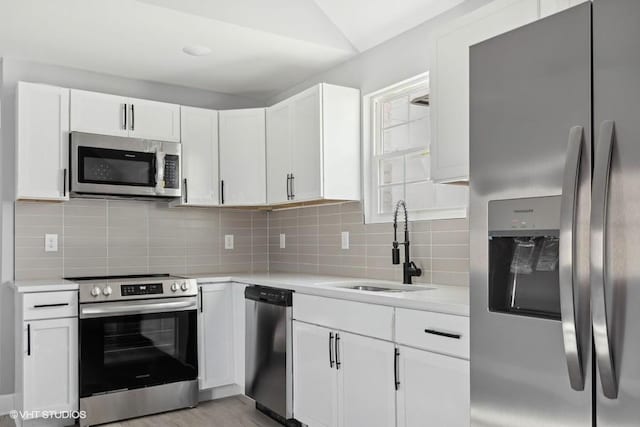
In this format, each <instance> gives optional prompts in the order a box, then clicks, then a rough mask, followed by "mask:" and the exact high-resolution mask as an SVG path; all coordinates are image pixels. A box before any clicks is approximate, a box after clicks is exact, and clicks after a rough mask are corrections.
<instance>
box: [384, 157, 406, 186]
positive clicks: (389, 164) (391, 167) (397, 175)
mask: <svg viewBox="0 0 640 427" xmlns="http://www.w3.org/2000/svg"><path fill="white" fill-rule="evenodd" d="M379 177H380V182H379V183H380V184H399V183H402V182H403V181H404V158H402V157H396V158H394V159H384V160H380V174H379Z"/></svg>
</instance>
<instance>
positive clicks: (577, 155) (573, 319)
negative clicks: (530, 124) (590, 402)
mask: <svg viewBox="0 0 640 427" xmlns="http://www.w3.org/2000/svg"><path fill="white" fill-rule="evenodd" d="M583 135H584V132H583V128H582V126H574V127H572V128H571V130H570V131H569V142H568V147H567V157H566V160H565V167H564V178H563V182H562V200H561V203H560V242H559V245H560V248H559V249H560V250H559V265H560V268H559V276H560V309H561V314H562V335H563V340H564V351H565V356H566V359H567V368H568V371H569V382H570V383H571V388H572V389H574V390H584V369H583V362H582V351H581V348H582V347H581V345H580V344H581V343H580V327H585V325H580V324H578V325H576V323H578V322H579V321H580V319H582V318H583V316H580V315H576V306H575V301H576V300H575V295H574V294H575V292H576V288H578V286H577V285H578V283H577V282H578V281H577V280H576V274H575V272H576V256H575V255H576V251H575V247H576V240H575V239H576V210H577V209H576V204H577V199H578V188H579V184H580V183H579V180H580V162H581V159H582V155H583V153H582V150H583V145H584V143H583V141H584V136H583ZM579 308H583V309H586V308H587V307H579Z"/></svg>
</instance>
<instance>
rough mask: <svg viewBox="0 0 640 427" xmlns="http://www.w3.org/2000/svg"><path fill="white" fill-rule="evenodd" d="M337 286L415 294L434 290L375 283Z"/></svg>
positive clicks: (359, 289)
mask: <svg viewBox="0 0 640 427" xmlns="http://www.w3.org/2000/svg"><path fill="white" fill-rule="evenodd" d="M335 286H336V287H338V288H343V289H353V290H356V291H365V292H415V291H430V290H433V289H434V288H429V287H426V286H422V285H382V284H373V283H356V284H347V285H344V284H340V285H335Z"/></svg>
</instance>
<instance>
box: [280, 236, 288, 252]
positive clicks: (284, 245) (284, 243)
mask: <svg viewBox="0 0 640 427" xmlns="http://www.w3.org/2000/svg"><path fill="white" fill-rule="evenodd" d="M286 238H287V235H286V234H284V233H280V249H284V248H285V247H286V246H287V245H286Z"/></svg>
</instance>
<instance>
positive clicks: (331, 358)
mask: <svg viewBox="0 0 640 427" xmlns="http://www.w3.org/2000/svg"><path fill="white" fill-rule="evenodd" d="M329 367H330V368H333V332H329Z"/></svg>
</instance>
